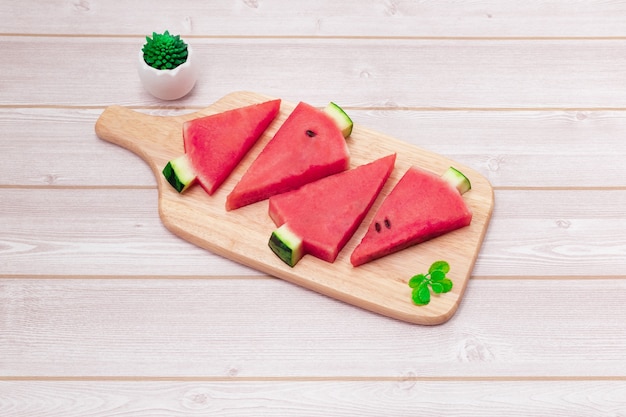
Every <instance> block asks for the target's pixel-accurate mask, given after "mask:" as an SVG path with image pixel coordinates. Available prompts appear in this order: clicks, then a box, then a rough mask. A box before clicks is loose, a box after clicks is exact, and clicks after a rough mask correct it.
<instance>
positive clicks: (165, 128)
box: [95, 92, 494, 325]
mask: <svg viewBox="0 0 626 417" xmlns="http://www.w3.org/2000/svg"><path fill="white" fill-rule="evenodd" d="M272 98H273V97H268V96H265V95H261V94H257V93H252V92H235V93H232V94H229V95H227V96H225V97H223V98H222V99H220V100H219V101H217V102H216V103H214V104H212V105H211V106H209V107H207V108H206V109H203V110H201V111H198V112H196V113H192V114H186V115H181V116H167V117H166V116H150V115H146V114H143V113H140V112H137V111H133V110H130V109H127V108H124V107H120V106H110V107H107V108H106V109H105V110H104V112H103V113H102V115H101V116H100V117H99V119H98V121H97V122H96V127H95V129H96V134H97V135H98V137H100V138H101V139H103V140H106V141H109V142H112V143H115V144H117V145H119V146H122V147H124V148H126V149H128V150H130V151H132V152H134V153H136V154H137V155H139V156H140V157H141V158H143V159H144V160H145V161H146V162H147V163H148V165H149V166H150V168H151V169H152V171H153V172H154V175H155V177H156V179H157V184H158V190H159V200H158V201H159V214H160V217H161V220H162V222H163V224H164V225H165V226H166V227H167V228H168V229H169V230H170V231H172V232H173V233H175V234H176V235H178V236H180V237H181V238H183V239H185V240H187V241H189V242H191V243H193V244H196V245H198V246H200V247H202V248H205V249H207V250H209V251H211V252H214V253H216V254H219V255H221V256H224V257H226V258H229V259H231V260H233V261H236V262H239V263H241V264H244V265H247V266H249V267H252V268H255V269H257V270H259V271H262V272H264V273H267V274H270V275H273V276H275V277H278V278H282V279H284V280H286V281H289V282H292V283H294V284H297V285H301V286H303V287H306V288H309V289H311V290H313V291H317V292H319V293H321V294H324V295H327V296H329V297H332V298H335V299H337V300H341V301H343V302H346V303H349V304H352V305H355V306H358V307H361V308H364V309H366V310H370V311H373V312H376V313H379V314H382V315H385V316H389V317H392V318H395V319H398V320H403V321H406V322H410V323H417V324H427V325H434V324H440V323H443V322H445V321H447V320H448V319H450V317H452V316H453V314H454V313H455V312H456V310H457V308H458V306H459V303H460V301H461V298H462V296H463V293H464V292H465V288H466V287H467V283H468V280H469V278H470V274H471V272H472V268H473V266H474V262H475V261H476V257H477V255H478V251H479V249H480V247H481V244H482V241H483V238H484V236H485V232H486V229H487V225H488V223H489V219H490V217H491V213H492V210H493V204H494V200H493V189H492V187H491V185H490V184H489V182H488V181H487V180H486V179H485V178H484V177H483V176H482V175H481V174H479V173H478V172H476V171H475V170H473V169H471V168H469V167H467V166H464V165H462V164H458V163H456V162H454V161H452V160H450V159H447V158H444V157H442V156H440V155H437V154H435V153H432V152H428V151H426V150H423V149H420V148H418V147H416V146H413V145H410V144H408V143H405V142H402V141H400V140H397V139H394V138H392V137H389V136H387V135H385V134H382V133H378V132H375V131H372V130H369V129H367V128H366V127H364V126H361V125H359V124H358V123H356V124H355V126H354V129H353V132H352V135H351V136H350V137H349V138H348V139H347V143H348V147H349V148H350V152H351V166H352V167H355V166H358V165H361V164H364V163H368V162H371V161H373V160H375V159H378V158H380V157H383V156H386V155H389V154H390V153H394V152H395V153H396V154H397V159H396V166H395V169H394V171H393V173H392V174H391V177H390V178H389V180H388V181H387V183H386V186H385V187H384V188H383V191H382V192H381V195H379V197H378V199H377V200H376V202H375V204H374V206H373V207H372V209H371V210H370V212H369V215H368V216H367V217H366V218H365V221H364V222H363V224H362V225H361V227H360V228H359V229H357V231H356V233H355V234H354V236H353V237H352V239H351V240H350V241H349V242H348V244H347V245H346V246H345V247H344V249H343V250H342V251H341V252H340V254H339V257H338V258H337V260H336V261H335V262H334V263H332V264H331V263H327V262H324V261H321V260H319V259H317V258H314V257H312V256H310V255H306V256H305V257H304V258H303V259H302V260H300V262H299V263H298V264H297V265H296V266H295V267H294V268H290V267H289V266H287V265H286V264H285V263H283V262H282V261H281V260H280V259H279V258H278V257H276V256H275V255H274V253H273V252H272V251H271V250H270V249H269V247H268V240H269V237H270V234H271V233H272V231H273V230H274V229H275V228H276V226H275V225H274V223H273V222H272V220H271V219H270V218H269V216H268V212H267V211H268V202H267V200H266V201H262V202H259V203H256V204H253V205H250V206H247V207H243V208H240V209H238V210H234V211H230V212H227V211H226V210H225V208H224V204H225V201H226V196H227V195H228V193H230V191H231V190H232V189H233V187H234V186H235V184H236V183H237V182H238V181H239V179H240V178H241V176H242V174H243V173H244V172H245V170H246V169H247V167H248V166H249V164H250V163H251V162H252V160H254V158H255V157H256V156H257V155H258V154H259V152H260V151H261V149H262V148H263V147H264V146H265V144H266V143H267V142H268V141H269V140H270V139H271V138H272V137H273V136H274V134H275V133H276V131H277V129H278V127H279V126H280V125H281V124H282V123H283V122H284V120H285V119H286V118H287V116H288V115H289V113H290V112H291V111H292V110H293V108H294V107H295V103H288V102H285V101H283V102H282V104H281V110H280V114H279V115H278V117H277V118H276V119H275V120H274V122H273V123H272V124H271V125H270V127H269V128H268V129H267V131H266V132H265V134H264V135H263V137H262V138H261V139H260V140H259V141H258V142H257V144H256V145H255V146H254V147H253V148H252V150H251V151H250V152H249V153H248V155H246V157H245V158H244V159H243V160H242V161H241V163H240V164H239V165H238V166H237V168H236V169H235V171H233V173H232V174H231V176H230V177H229V178H228V179H227V180H226V182H225V183H224V184H223V185H222V186H221V187H220V189H219V190H218V191H217V192H216V193H215V194H213V196H209V195H208V194H206V193H205V192H204V190H203V189H202V188H201V187H200V186H199V185H195V186H193V187H191V188H190V189H189V190H187V191H186V192H185V193H184V194H178V193H177V192H176V191H175V190H174V189H173V188H172V187H171V186H170V185H169V184H168V183H167V182H166V180H165V178H164V177H163V175H162V174H161V170H162V169H163V167H164V166H165V165H166V163H167V161H169V160H170V159H173V158H175V157H177V156H180V155H182V154H183V152H184V149H183V139H182V123H183V122H184V121H186V120H190V119H193V118H196V117H200V116H205V115H209V114H214V113H219V112H222V111H225V110H228V109H232V108H236V107H241V106H246V105H249V104H253V103H258V102H262V101H266V100H270V99H272ZM323 104H324V105H325V104H327V103H323ZM411 165H417V166H420V167H422V168H425V169H428V170H431V171H433V172H435V173H439V174H441V173H443V172H444V171H445V170H446V169H447V168H448V167H449V166H451V165H452V166H454V167H456V168H457V169H459V170H461V171H462V172H463V173H464V174H465V175H466V176H467V177H468V178H469V179H470V181H471V183H472V190H470V191H469V192H467V193H466V194H464V198H465V199H466V201H467V202H468V204H469V206H470V208H471V210H472V211H473V219H472V223H471V225H470V226H468V227H465V228H463V229H459V230H456V231H454V232H452V233H449V234H447V235H444V236H440V237H438V238H435V239H433V240H431V241H428V242H425V243H422V244H420V245H417V246H414V247H411V248H408V249H405V250H403V251H401V252H398V253H395V254H392V255H389V256H387V257H384V258H381V259H378V260H376V261H373V262H370V263H368V264H365V265H361V266H359V267H357V268H354V267H352V265H351V264H350V254H351V253H352V250H353V249H354V248H355V246H356V244H357V243H358V242H359V241H360V240H361V237H362V236H363V235H364V233H365V230H366V228H367V225H368V224H369V222H370V219H371V217H372V216H373V214H374V212H375V210H376V209H377V207H378V206H379V205H380V203H381V201H382V199H383V197H384V196H386V195H387V194H388V193H389V191H390V190H391V188H392V187H393V186H394V185H395V183H396V182H397V181H398V179H399V178H400V177H401V176H402V175H403V174H404V172H405V171H406V170H407V169H408V168H409V166H411ZM437 260H445V261H447V262H448V263H449V264H450V272H449V273H448V277H449V278H450V279H451V280H452V281H453V283H454V287H453V289H452V291H450V292H448V293H446V294H440V295H434V296H433V297H432V299H431V301H430V303H429V304H428V305H426V306H417V305H415V304H413V302H412V300H411V291H412V290H411V288H409V286H408V285H407V282H408V280H409V279H410V278H411V277H412V276H413V275H416V274H418V273H426V272H427V271H428V267H429V266H430V265H431V264H432V263H433V262H434V261H437Z"/></svg>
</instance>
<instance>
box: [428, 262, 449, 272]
mask: <svg viewBox="0 0 626 417" xmlns="http://www.w3.org/2000/svg"><path fill="white" fill-rule="evenodd" d="M434 271H441V272H443V273H444V274H447V273H448V272H450V265H449V264H448V263H447V262H446V261H436V262H433V264H432V265H431V266H430V268H429V269H428V273H429V274H432V273H433V272H434Z"/></svg>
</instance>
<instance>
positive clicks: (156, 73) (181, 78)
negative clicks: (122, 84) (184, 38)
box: [137, 44, 198, 100]
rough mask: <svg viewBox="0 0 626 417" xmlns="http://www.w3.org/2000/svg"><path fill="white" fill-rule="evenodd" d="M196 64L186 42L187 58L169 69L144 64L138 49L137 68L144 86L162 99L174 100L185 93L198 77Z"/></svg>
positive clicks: (141, 52) (141, 53)
mask: <svg viewBox="0 0 626 417" xmlns="http://www.w3.org/2000/svg"><path fill="white" fill-rule="evenodd" d="M196 67H197V65H196V63H195V59H194V56H193V50H192V49H191V46H190V45H189V44H187V60H186V61H185V63H184V64H181V65H179V66H177V67H176V68H174V69H171V70H159V69H156V68H152V67H151V66H150V65H148V64H146V62H145V61H144V59H143V51H141V50H139V62H138V65H137V69H138V72H139V78H140V79H141V83H142V84H143V86H144V88H145V89H146V90H147V91H148V92H149V93H150V94H152V95H153V96H155V97H157V98H160V99H162V100H176V99H179V98H181V97H183V96H185V95H187V94H188V93H189V92H190V91H191V89H192V88H193V86H194V85H195V84H196V80H197V78H198V71H197V68H196Z"/></svg>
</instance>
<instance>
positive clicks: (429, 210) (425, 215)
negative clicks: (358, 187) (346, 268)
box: [350, 167, 472, 266]
mask: <svg viewBox="0 0 626 417" xmlns="http://www.w3.org/2000/svg"><path fill="white" fill-rule="evenodd" d="M470 188H471V185H470V182H469V180H468V179H467V178H466V177H465V176H464V175H463V174H462V173H461V172H459V171H458V170H456V169H454V168H452V167H450V168H449V169H448V170H447V171H446V172H445V173H444V175H442V176H437V175H435V174H433V173H432V172H429V171H425V170H423V169H420V168H417V167H411V168H409V169H408V170H407V172H406V173H405V174H404V176H403V177H402V178H401V179H400V180H399V181H398V183H397V184H396V185H395V187H394V188H393V189H392V190H391V192H390V193H389V195H388V196H387V198H385V200H384V201H383V202H382V204H381V206H380V208H379V209H378V211H377V212H376V214H375V215H374V218H373V219H372V222H371V223H370V225H369V227H368V229H367V232H366V233H365V236H364V237H363V239H362V240H361V242H360V243H359V245H358V246H357V247H356V248H355V249H354V252H352V255H351V257H350V262H351V263H352V265H353V266H359V265H362V264H364V263H366V262H369V261H372V260H374V259H377V258H381V257H383V256H386V255H388V254H390V253H393V252H397V251H400V250H402V249H405V248H407V247H409V246H412V245H415V244H418V243H420V242H424V241H426V240H428V239H432V238H434V237H437V236H440V235H442V234H444V233H448V232H451V231H452V230H455V229H458V228H461V227H464V226H467V225H469V224H470V222H471V220H472V212H471V211H470V209H469V208H468V206H467V204H466V203H465V201H464V200H463V197H462V196H461V194H463V193H465V192H466V191H469V189H470Z"/></svg>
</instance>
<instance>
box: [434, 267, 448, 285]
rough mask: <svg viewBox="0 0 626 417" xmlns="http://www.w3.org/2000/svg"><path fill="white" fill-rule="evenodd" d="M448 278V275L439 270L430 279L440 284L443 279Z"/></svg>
mask: <svg viewBox="0 0 626 417" xmlns="http://www.w3.org/2000/svg"><path fill="white" fill-rule="evenodd" d="M445 277H446V273H445V272H443V271H440V270H439V269H436V270H434V271H433V272H432V273H431V274H430V279H431V281H433V282H439V281H441V280H442V279H444V278H445Z"/></svg>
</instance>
